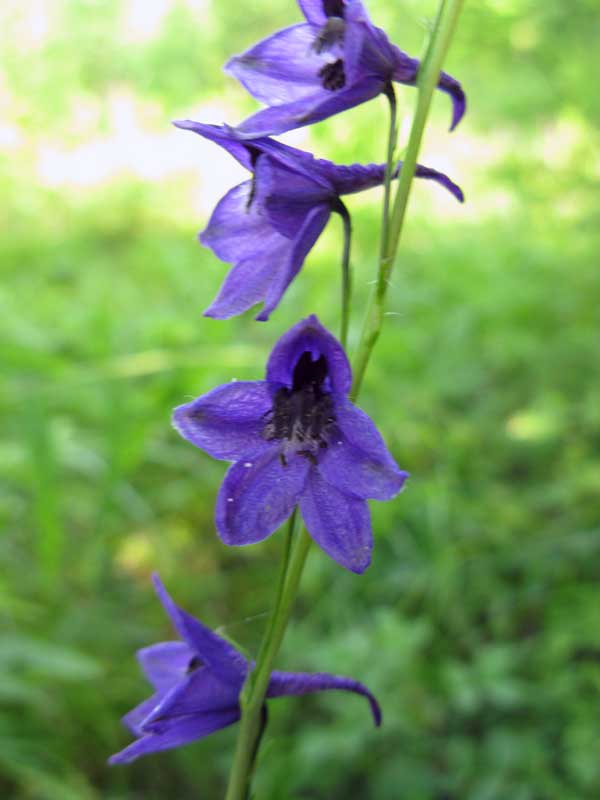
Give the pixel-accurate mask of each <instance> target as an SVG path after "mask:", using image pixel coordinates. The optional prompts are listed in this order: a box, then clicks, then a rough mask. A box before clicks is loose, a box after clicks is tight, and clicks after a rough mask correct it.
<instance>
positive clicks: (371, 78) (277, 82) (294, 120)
mask: <svg viewBox="0 0 600 800" xmlns="http://www.w3.org/2000/svg"><path fill="white" fill-rule="evenodd" d="M299 5H300V8H301V10H302V12H303V14H304V16H305V18H306V22H304V23H302V24H299V25H292V26H291V27H288V28H284V29H283V30H280V31H278V32H277V33H275V34H273V35H272V36H269V37H267V38H266V39H263V40H262V41H261V42H259V43H258V44H256V45H254V47H251V48H250V49H249V50H247V51H246V52H245V53H242V54H241V55H239V56H234V57H233V58H232V59H230V61H229V62H228V63H227V65H226V67H225V69H226V71H227V72H229V73H230V74H231V75H233V76H234V77H235V78H237V79H238V80H239V81H240V82H241V83H242V84H243V86H244V87H245V88H246V89H247V90H248V91H249V92H250V94H251V95H252V96H253V97H255V98H256V99H257V100H259V101H260V102H261V103H264V104H265V105H266V106H267V108H264V109H262V110H261V111H258V112H257V113H256V114H253V115H252V116H251V117H249V118H248V119H246V120H244V122H242V123H241V124H240V125H239V126H238V128H237V130H238V131H239V132H240V133H241V134H243V135H246V136H250V137H256V136H264V135H268V134H276V133H283V132H284V131H288V130H291V129H293V128H299V127H302V126H303V125H310V124H312V123H314V122H319V121H320V120H323V119H326V118H327V117H330V116H332V115H333V114H338V113H339V112H340V111H344V110H346V109H348V108H352V107H354V106H357V105H359V104H360V103H364V102H365V101H367V100H371V99H372V98H373V97H376V96H377V95H378V94H381V93H382V92H386V91H389V86H390V84H392V83H393V82H398V83H402V84H406V85H408V86H414V85H415V84H416V82H417V75H418V72H419V67H420V62H419V60H418V59H416V58H411V57H410V56H409V55H407V54H406V53H405V52H403V51H402V50H400V49H399V48H398V47H396V46H395V45H393V44H392V43H391V42H390V41H389V40H388V38H387V36H386V34H385V33H384V31H383V30H381V28H377V27H376V26H374V25H373V23H372V22H371V20H370V19H369V15H368V14H367V11H366V9H365V7H364V5H363V4H362V2H361V1H360V0H299ZM438 88H439V89H441V90H442V91H444V92H446V93H447V94H449V95H450V98H451V100H452V106H453V111H452V124H451V130H452V129H453V128H455V127H456V125H458V123H459V122H460V120H461V118H462V116H463V114H464V112H465V107H466V100H465V94H464V92H463V89H462V87H461V85H460V83H459V82H458V81H457V80H455V79H454V78H453V77H451V76H450V75H448V74H447V73H445V72H441V73H440V79H439V82H438Z"/></svg>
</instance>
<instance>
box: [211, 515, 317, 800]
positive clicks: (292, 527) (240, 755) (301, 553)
mask: <svg viewBox="0 0 600 800" xmlns="http://www.w3.org/2000/svg"><path fill="white" fill-rule="evenodd" d="M298 522H299V518H298V513H297V511H294V513H293V514H292V516H291V517H290V519H289V522H288V526H287V528H288V529H287V535H286V540H285V545H284V549H283V556H282V560H281V568H280V574H279V582H278V587H277V597H276V600H275V607H274V609H273V614H272V615H271V618H270V620H269V625H268V628H267V630H266V633H265V636H264V639H263V641H262V644H261V647H260V651H259V654H258V658H257V659H256V666H255V667H254V669H253V670H252V672H251V673H250V674H249V676H248V678H247V680H246V683H245V684H244V688H243V689H242V694H241V696H240V707H241V710H242V718H241V722H240V729H239V734H238V738H237V742H236V749H235V753H234V757H233V764H232V768H231V773H230V777H229V785H228V787H227V794H226V795H225V800H246V798H247V797H248V790H249V783H250V779H251V776H252V772H253V769H254V761H255V758H256V754H257V749H258V748H257V740H258V737H259V736H260V735H261V732H262V725H261V718H262V708H263V706H264V702H265V695H266V692H267V688H268V686H269V679H270V676H271V672H272V670H273V664H274V662H275V658H276V657H277V653H278V652H279V648H280V646H281V642H282V641H283V637H284V634H285V629H286V627H287V623H288V620H289V618H290V614H291V611H292V606H293V602H294V599H295V597H296V593H297V591H298V586H299V584H300V578H301V577H302V571H303V569H304V564H305V563H306V557H307V555H308V551H309V549H310V545H311V538H310V536H309V535H308V533H307V532H306V530H304V528H303V527H302V526H301V525H299V524H298Z"/></svg>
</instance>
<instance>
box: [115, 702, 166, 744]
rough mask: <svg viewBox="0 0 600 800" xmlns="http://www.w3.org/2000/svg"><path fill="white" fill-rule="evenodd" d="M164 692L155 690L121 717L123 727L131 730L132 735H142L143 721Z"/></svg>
mask: <svg viewBox="0 0 600 800" xmlns="http://www.w3.org/2000/svg"><path fill="white" fill-rule="evenodd" d="M165 694H166V691H162V692H156V693H155V694H153V695H152V696H151V697H148V699H147V700H142V702H141V703H140V704H139V705H137V706H136V707H135V708H133V709H132V710H131V711H129V712H128V713H127V714H125V716H124V717H122V718H121V722H122V723H123V725H125V727H126V728H127V729H128V730H129V731H131V733H133V735H134V736H142V723H143V721H144V720H145V719H146V718H147V717H148V715H149V714H151V713H152V711H154V709H155V708H156V707H157V706H158V704H159V703H160V701H161V700H162V699H163V698H164V696H165Z"/></svg>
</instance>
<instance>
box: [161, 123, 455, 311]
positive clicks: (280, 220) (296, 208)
mask: <svg viewBox="0 0 600 800" xmlns="http://www.w3.org/2000/svg"><path fill="white" fill-rule="evenodd" d="M175 124H176V125H177V126H178V127H180V128H184V129H186V130H191V131H194V133H198V134H200V136H204V137H205V138H206V139H210V140H211V141H213V142H216V143H217V144H219V145H220V146H221V147H223V148H225V149H226V150H227V151H228V152H229V153H231V155H232V156H233V157H234V158H236V159H237V160H238V161H239V162H240V164H242V166H244V167H245V168H246V169H248V170H249V171H250V172H251V173H252V178H251V180H249V181H246V182H244V183H241V184H240V185H239V186H236V187H235V188H233V189H231V190H230V191H229V192H228V193H227V194H226V195H225V196H224V197H223V198H222V199H221V200H220V201H219V203H218V205H217V207H216V209H215V210H214V212H213V215H212V217H211V219H210V222H209V223H208V227H207V228H206V230H204V231H203V232H202V233H201V234H200V241H201V242H202V243H203V244H205V245H207V246H208V247H210V248H211V249H212V250H213V251H214V252H215V254H216V255H217V256H218V257H219V258H221V259H223V261H228V262H231V263H233V264H234V267H233V269H232V270H231V271H230V272H229V274H228V276H227V278H226V279H225V282H224V284H223V286H222V287H221V291H220V292H219V295H218V297H217V298H216V300H215V301H214V302H213V303H212V305H211V306H210V307H209V308H208V309H207V310H206V312H205V314H206V316H209V317H215V318H216V319H226V318H227V317H231V316H234V315H235V314H241V313H242V312H243V311H246V309H248V308H250V307H251V306H253V305H255V304H256V303H258V302H259V301H261V300H262V301H263V303H264V305H263V308H262V311H261V312H260V313H259V314H258V316H257V319H259V320H266V319H268V318H269V315H270V314H271V312H272V311H273V310H274V309H275V308H276V307H277V305H278V304H279V301H280V300H281V297H282V295H283V293H284V292H285V290H286V289H287V287H288V286H289V284H290V283H291V281H292V280H293V279H294V277H295V276H296V275H297V274H298V271H299V270H300V268H301V267H302V264H303V263H304V259H305V258H306V256H307V255H308V253H309V251H310V249H311V248H312V246H313V245H314V243H315V242H316V240H317V239H318V237H319V235H320V234H321V232H322V230H323V228H324V227H325V225H326V224H327V221H328V219H329V216H330V214H331V212H332V211H335V210H336V208H337V209H339V204H340V197H341V196H342V195H345V194H352V193H354V192H360V191H362V190H363V189H369V188H371V187H373V186H377V185H379V184H381V183H383V181H384V177H385V165H384V164H368V165H366V166H363V165H360V164H353V165H352V166H338V165H337V164H333V163H332V162H331V161H325V160H321V159H317V158H314V156H312V155H311V154H310V153H305V152H303V151H302V150H297V149H296V148H294V147H288V146H287V145H285V144H282V143H281V142H276V141H274V140H272V139H269V138H266V137H262V138H258V139H252V140H249V139H240V136H239V135H238V134H237V133H236V132H235V130H234V129H232V128H229V127H227V126H218V125H204V124H202V123H200V122H193V121H191V120H185V121H181V122H176V123H175ZM400 167H401V162H400V165H399V167H398V169H397V170H396V173H395V174H396V175H397V174H398V171H399V169H400ZM415 174H416V176H417V177H419V178H426V179H427V178H428V179H430V180H434V181H436V182H437V183H440V184H441V185H442V186H444V187H446V188H447V189H448V190H449V191H450V192H452V194H453V195H454V196H455V197H457V198H458V199H459V200H461V201H462V199H463V195H462V192H461V190H460V188H459V187H458V186H457V185H456V184H455V183H453V182H452V181H451V180H450V179H449V178H448V177H447V176H446V175H444V174H443V173H441V172H437V170H434V169H430V168H429V167H423V166H421V165H417V169H416V173H415Z"/></svg>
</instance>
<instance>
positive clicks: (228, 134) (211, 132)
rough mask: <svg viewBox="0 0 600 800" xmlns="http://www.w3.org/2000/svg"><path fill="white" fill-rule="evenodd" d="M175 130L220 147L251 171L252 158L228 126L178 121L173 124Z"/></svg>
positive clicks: (188, 120) (189, 120) (187, 120)
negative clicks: (200, 137) (202, 138)
mask: <svg viewBox="0 0 600 800" xmlns="http://www.w3.org/2000/svg"><path fill="white" fill-rule="evenodd" d="M173 125H175V127H176V128H181V129H182V130H186V131H192V132H193V133H197V134H198V135H199V136H202V137H204V138H205V139H210V141H211V142H215V144H218V145H220V146H221V147H223V148H224V149H225V150H227V152H228V153H230V154H231V155H232V156H233V157H234V158H235V159H236V161H239V163H240V164H241V165H242V166H243V167H245V168H246V169H247V170H250V171H252V157H251V155H250V152H249V150H248V148H247V147H246V145H244V143H243V142H242V141H240V139H239V137H238V136H235V135H232V130H233V129H232V128H230V127H229V126H228V125H208V124H206V123H203V122H195V121H194V120H193V119H178V120H175V121H174V122H173Z"/></svg>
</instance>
